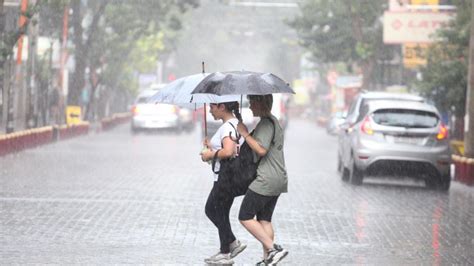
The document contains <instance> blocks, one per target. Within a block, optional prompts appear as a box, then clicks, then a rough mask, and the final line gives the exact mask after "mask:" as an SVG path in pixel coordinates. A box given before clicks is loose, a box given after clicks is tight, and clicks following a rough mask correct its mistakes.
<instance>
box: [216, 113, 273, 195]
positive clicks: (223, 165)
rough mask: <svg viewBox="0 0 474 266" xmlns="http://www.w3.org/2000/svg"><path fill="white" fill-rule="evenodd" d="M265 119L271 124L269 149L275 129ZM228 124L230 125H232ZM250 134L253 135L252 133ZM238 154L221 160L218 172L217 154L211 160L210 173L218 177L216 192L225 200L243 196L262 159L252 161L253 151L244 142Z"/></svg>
mask: <svg viewBox="0 0 474 266" xmlns="http://www.w3.org/2000/svg"><path fill="white" fill-rule="evenodd" d="M267 119H269V120H270V121H271V122H272V124H273V136H272V142H271V144H270V147H271V145H273V142H274V140H275V131H276V128H275V122H274V121H273V120H272V119H271V118H267ZM229 124H231V125H232V123H229ZM232 127H233V128H234V130H235V132H236V136H237V140H235V142H236V143H239V139H240V137H241V136H239V135H238V133H237V130H236V129H235V127H234V125H232ZM251 134H253V131H252V133H251ZM230 135H231V133H230V132H229V136H230ZM231 139H232V138H231ZM238 153H239V155H238V156H236V157H233V158H228V159H224V160H221V161H220V169H219V171H214V167H215V164H216V159H217V153H216V154H215V155H214V159H213V160H212V171H213V172H214V173H216V174H218V175H219V178H218V180H217V186H218V187H219V190H218V191H219V193H221V196H223V197H225V198H228V197H229V195H231V196H233V197H237V196H241V195H245V193H246V192H247V189H248V187H249V185H250V183H252V182H253V181H254V180H255V178H256V176H257V167H258V164H259V163H260V160H261V159H262V158H259V160H258V161H257V162H254V161H253V151H252V148H250V146H249V145H248V144H247V142H244V143H243V144H242V145H241V146H240V150H239V152H238Z"/></svg>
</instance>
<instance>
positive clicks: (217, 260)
mask: <svg viewBox="0 0 474 266" xmlns="http://www.w3.org/2000/svg"><path fill="white" fill-rule="evenodd" d="M204 262H205V263H207V264H234V261H233V260H232V258H231V257H230V253H220V252H219V253H217V254H215V255H212V256H210V257H209V258H207V259H205V260H204Z"/></svg>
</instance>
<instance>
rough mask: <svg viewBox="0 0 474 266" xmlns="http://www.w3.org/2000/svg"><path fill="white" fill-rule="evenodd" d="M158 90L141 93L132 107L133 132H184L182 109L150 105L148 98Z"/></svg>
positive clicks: (169, 105) (168, 105)
mask: <svg viewBox="0 0 474 266" xmlns="http://www.w3.org/2000/svg"><path fill="white" fill-rule="evenodd" d="M156 92H157V90H152V89H149V90H145V91H143V92H141V93H140V94H139V95H138V96H137V98H136V100H135V103H134V104H133V106H132V110H131V111H132V122H131V130H132V132H134V133H135V132H137V131H139V130H146V129H165V128H166V129H174V130H176V131H177V132H181V130H182V122H181V119H182V115H181V113H180V112H181V111H180V108H179V107H178V106H175V105H171V104H161V103H148V98H149V97H151V96H152V95H154V94H155V93H156Z"/></svg>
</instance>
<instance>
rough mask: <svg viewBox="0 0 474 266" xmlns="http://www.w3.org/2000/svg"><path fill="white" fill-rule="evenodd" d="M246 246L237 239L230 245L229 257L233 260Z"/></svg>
mask: <svg viewBox="0 0 474 266" xmlns="http://www.w3.org/2000/svg"><path fill="white" fill-rule="evenodd" d="M246 247H247V245H245V244H242V243H241V242H240V241H239V240H238V239H237V240H235V241H234V242H232V243H231V244H230V257H231V258H235V256H237V255H239V254H240V252H242V251H244V249H245V248H246Z"/></svg>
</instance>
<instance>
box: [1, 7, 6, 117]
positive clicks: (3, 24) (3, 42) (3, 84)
mask: <svg viewBox="0 0 474 266" xmlns="http://www.w3.org/2000/svg"><path fill="white" fill-rule="evenodd" d="M3 3H4V0H0V53H2V54H0V125H2V123H3V105H4V102H5V101H4V99H3V91H4V87H5V82H4V79H5V56H4V55H3V49H4V47H5V41H4V33H5V28H6V27H5V23H6V21H5V13H4V11H3Z"/></svg>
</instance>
